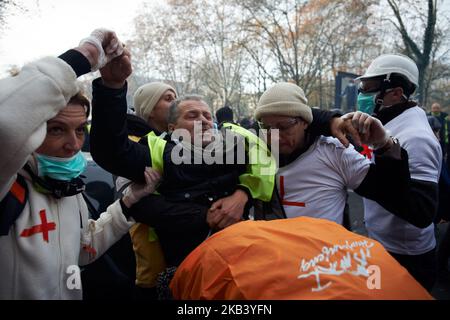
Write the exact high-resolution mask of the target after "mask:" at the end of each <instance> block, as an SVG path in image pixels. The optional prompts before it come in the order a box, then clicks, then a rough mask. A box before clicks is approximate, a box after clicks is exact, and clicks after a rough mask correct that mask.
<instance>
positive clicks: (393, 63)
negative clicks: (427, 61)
mask: <svg viewBox="0 0 450 320" xmlns="http://www.w3.org/2000/svg"><path fill="white" fill-rule="evenodd" d="M391 73H397V74H401V75H402V76H404V77H405V78H406V79H408V80H409V81H410V82H411V83H412V84H414V85H415V86H416V88H417V87H418V86H419V69H417V65H416V63H415V62H414V61H413V60H412V59H411V58H409V57H407V56H404V55H401V54H382V55H381V56H379V57H377V58H376V59H375V60H373V61H372V63H371V64H370V66H369V68H367V71H366V73H365V74H364V75H362V76H361V77H359V78H357V79H368V78H374V77H378V76H382V75H389V76H390V74H391ZM389 76H388V78H389Z"/></svg>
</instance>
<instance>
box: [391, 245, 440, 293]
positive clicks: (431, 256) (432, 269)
mask: <svg viewBox="0 0 450 320" xmlns="http://www.w3.org/2000/svg"><path fill="white" fill-rule="evenodd" d="M389 253H390V254H391V255H392V256H393V257H394V258H395V259H396V260H397V261H398V262H399V263H400V264H401V265H402V266H403V267H405V268H406V269H407V270H408V271H409V273H410V274H411V275H412V276H413V277H414V278H415V279H416V280H417V282H419V283H420V284H421V285H422V286H423V287H424V288H425V289H427V290H428V291H431V289H433V285H434V282H435V281H436V276H437V261H436V249H433V250H430V251H428V252H425V253H423V254H419V255H415V256H410V255H403V254H397V253H392V252H389Z"/></svg>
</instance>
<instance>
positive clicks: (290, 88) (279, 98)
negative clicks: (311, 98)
mask: <svg viewBox="0 0 450 320" xmlns="http://www.w3.org/2000/svg"><path fill="white" fill-rule="evenodd" d="M307 103H308V99H306V97H305V93H304V92H303V90H302V88H300V87H299V86H297V85H295V84H293V83H288V82H280V83H277V84H276V85H274V86H273V87H272V88H270V89H268V90H266V92H264V93H263V95H262V96H261V98H260V99H259V101H258V104H257V106H256V111H255V118H256V120H258V121H259V120H261V117H263V116H265V115H269V114H270V115H278V116H288V117H301V118H302V119H303V120H305V121H306V122H308V123H311V122H312V120H313V116H312V111H311V108H310V107H309V106H308V105H307Z"/></svg>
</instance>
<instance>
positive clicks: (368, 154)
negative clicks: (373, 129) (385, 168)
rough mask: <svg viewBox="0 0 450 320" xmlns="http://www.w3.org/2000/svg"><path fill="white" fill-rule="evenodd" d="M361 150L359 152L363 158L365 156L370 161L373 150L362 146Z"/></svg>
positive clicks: (364, 145)
mask: <svg viewBox="0 0 450 320" xmlns="http://www.w3.org/2000/svg"><path fill="white" fill-rule="evenodd" d="M362 147H363V149H362V151H361V152H360V153H361V154H362V155H363V156H365V157H366V158H367V159H369V160H370V159H372V154H373V150H372V149H370V148H369V146H368V145H366V144H363V145H362Z"/></svg>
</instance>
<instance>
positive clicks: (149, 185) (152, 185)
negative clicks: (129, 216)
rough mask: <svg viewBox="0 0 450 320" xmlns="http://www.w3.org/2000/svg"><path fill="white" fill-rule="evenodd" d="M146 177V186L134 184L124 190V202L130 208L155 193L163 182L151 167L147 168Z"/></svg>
mask: <svg viewBox="0 0 450 320" xmlns="http://www.w3.org/2000/svg"><path fill="white" fill-rule="evenodd" d="M144 176H145V184H138V183H135V182H133V183H131V184H130V185H129V186H128V187H127V188H126V189H125V190H124V192H123V194H124V195H123V198H122V201H123V203H124V204H125V205H126V206H127V207H128V208H130V207H131V206H132V205H133V204H135V203H137V202H138V201H139V200H141V199H142V198H143V197H145V196H148V195H149V194H152V193H153V192H155V190H156V187H157V186H158V183H159V181H160V180H161V174H160V173H159V172H158V171H156V170H154V169H152V168H150V167H147V168H145V171H144Z"/></svg>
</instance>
